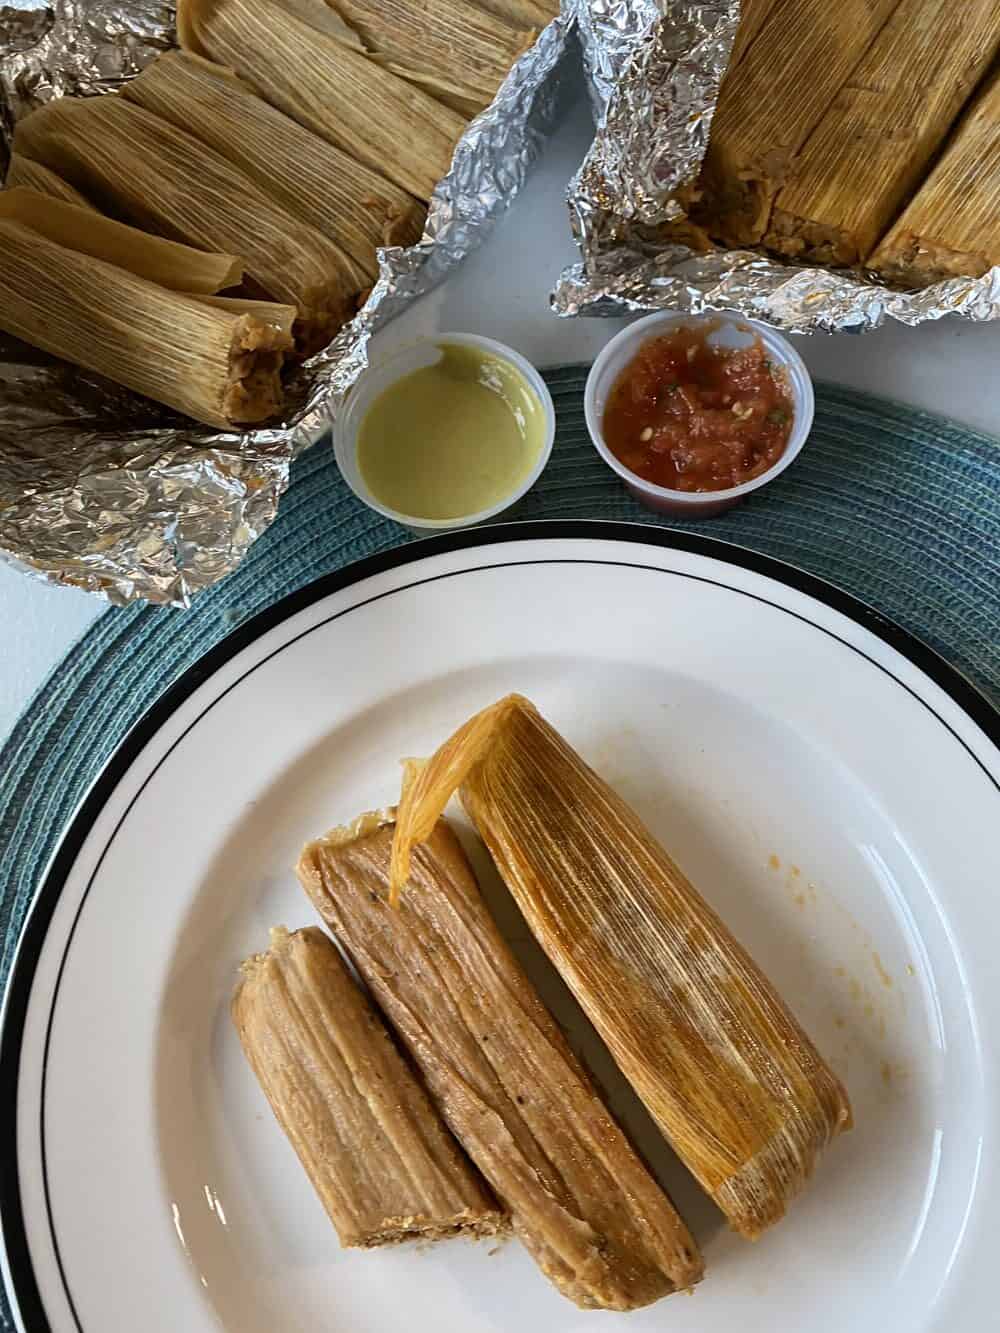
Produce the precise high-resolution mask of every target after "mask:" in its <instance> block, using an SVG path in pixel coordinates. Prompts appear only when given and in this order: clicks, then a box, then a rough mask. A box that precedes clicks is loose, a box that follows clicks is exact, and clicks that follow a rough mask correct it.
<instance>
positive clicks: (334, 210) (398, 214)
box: [122, 51, 425, 281]
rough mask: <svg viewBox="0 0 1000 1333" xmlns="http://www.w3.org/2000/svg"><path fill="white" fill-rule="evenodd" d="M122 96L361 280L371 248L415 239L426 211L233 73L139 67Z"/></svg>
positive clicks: (184, 65)
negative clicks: (219, 160)
mask: <svg viewBox="0 0 1000 1333" xmlns="http://www.w3.org/2000/svg"><path fill="white" fill-rule="evenodd" d="M122 95H123V96H124V97H126V98H127V99H128V100H129V101H132V102H136V103H137V104H138V105H139V106H143V107H145V108H146V110H147V111H152V112H154V113H155V114H156V115H158V116H160V117H162V118H163V119H164V120H169V121H170V122H171V123H172V124H174V125H176V126H177V127H178V128H179V129H181V130H186V131H187V132H188V133H189V134H193V135H195V136H196V137H197V138H198V139H200V140H201V141H202V142H203V143H205V144H207V145H208V146H209V148H213V149H215V151H216V152H218V153H221V154H222V156H223V157H225V158H227V159H228V160H229V161H230V162H233V163H235V165H236V166H238V167H239V168H240V169H241V170H242V171H245V172H246V173H247V175H248V176H251V177H253V179H254V180H255V181H256V182H257V184H258V185H260V186H261V187H262V188H263V189H264V190H266V191H267V192H268V193H269V194H271V195H273V196H274V198H275V199H277V200H278V201H279V202H280V203H281V204H282V205H283V207H285V208H287V209H288V211H289V212H290V213H292V214H294V216H295V217H297V218H301V219H302V220H303V221H304V222H308V223H309V224H310V225H311V226H313V227H315V228H316V230H317V231H320V232H322V233H323V234H324V235H325V236H327V237H328V238H329V239H330V240H332V241H334V242H335V243H336V244H337V245H339V246H340V247H341V248H342V249H343V250H344V251H345V252H346V253H347V254H349V255H350V256H351V258H352V259H354V260H355V262H356V263H357V264H358V265H359V266H360V267H361V268H362V269H363V271H364V273H365V274H366V276H367V277H368V278H369V280H371V281H374V279H375V278H376V277H377V276H378V261H377V259H376V256H375V250H376V247H377V246H381V245H412V244H414V243H415V242H416V241H418V240H419V239H420V233H421V231H422V229H423V221H424V216H425V209H424V207H423V205H422V204H419V203H418V202H417V201H416V200H415V199H413V198H412V197H411V196H410V195H408V194H407V193H406V191H405V190H401V189H400V188H399V187H398V186H396V185H392V184H390V183H389V181H387V180H385V179H384V177H382V176H380V175H378V173H377V172H374V171H372V170H371V169H370V168H368V167H365V166H362V165H361V164H360V163H358V162H355V161H354V159H353V158H350V157H348V156H347V154H346V153H344V152H342V151H341V150H340V149H339V148H334V147H333V145H332V144H329V143H327V142H326V140H325V139H321V138H319V136H318V135H315V134H313V133H311V132H310V131H309V130H306V129H303V127H302V126H301V125H299V124H297V123H296V122H295V121H294V120H291V119H290V118H289V117H288V116H286V115H284V114H283V112H281V111H278V110H277V109H276V108H275V107H273V106H271V105H270V104H269V103H267V102H265V101H264V100H263V99H262V98H260V97H258V96H257V95H256V94H255V93H254V91H253V90H252V89H251V88H250V86H249V85H248V84H246V83H244V82H243V81H242V80H241V79H239V78H238V77H237V76H236V75H235V74H233V73H232V71H231V70H227V69H223V68H222V67H221V66H219V65H213V64H211V63H210V62H209V61H207V60H204V59H202V57H201V56H197V55H192V54H191V53H189V52H186V51H171V52H169V53H167V54H166V55H162V56H160V57H159V59H157V60H154V61H153V63H152V64H150V65H147V67H146V69H145V70H144V71H143V72H142V73H141V74H140V75H139V76H138V78H135V79H133V80H132V81H131V82H130V83H127V84H126V85H125V87H124V89H123V90H122Z"/></svg>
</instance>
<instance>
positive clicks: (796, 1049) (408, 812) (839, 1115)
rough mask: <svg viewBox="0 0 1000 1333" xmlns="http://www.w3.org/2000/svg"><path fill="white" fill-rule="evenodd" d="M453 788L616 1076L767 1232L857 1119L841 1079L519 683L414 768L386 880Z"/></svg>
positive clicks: (719, 1196) (407, 868) (733, 1214)
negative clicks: (602, 1044)
mask: <svg viewBox="0 0 1000 1333" xmlns="http://www.w3.org/2000/svg"><path fill="white" fill-rule="evenodd" d="M459 786H461V793H462V801H463V803H464V805H465V807H466V809H467V810H468V812H469V814H470V816H471V817H472V819H473V822H474V823H475V825H476V828H477V829H478V831H479V833H480V836H481V837H482V838H483V840H484V842H485V843H486V846H487V847H488V848H489V850H490V852H491V854H492V856H493V859H494V861H495V862H496V864H497V867H498V869H499V871H500V874H501V875H502V876H503V879H504V882H505V883H506V884H507V887H508V888H509V889H510V891H511V893H512V895H513V896H514V898H515V900H516V901H517V904H518V906H519V907H520V909H521V911H522V913H523V914H524V917H525V919H526V920H527V922H528V925H529V926H530V927H531V929H532V931H533V932H534V934H535V936H536V938H537V939H538V942H539V943H540V944H541V946H542V948H543V949H544V950H545V952H546V953H547V954H548V956H549V958H550V959H551V960H552V962H553V963H554V964H555V966H556V968H557V969H558V970H559V972H560V973H561V974H562V977H563V979H564V980H565V981H566V983H567V985H568V986H569V987H570V989H571V990H572V991H573V993H574V995H575V996H576V998H577V1000H578V1001H579V1003H580V1004H581V1006H582V1007H583V1009H584V1011H585V1012H586V1014H587V1016H588V1017H589V1018H590V1020H591V1022H592V1023H593V1024H594V1026H595V1027H596V1028H597V1031H598V1032H599V1033H600V1035H601V1036H602V1037H603V1039H604V1041H605V1043H606V1044H607V1046H608V1048H609V1050H610V1051H611V1053H612V1055H613V1056H614V1058H615V1060H616V1061H617V1063H618V1066H619V1068H620V1069H621V1070H622V1073H623V1074H624V1075H625V1077H626V1078H627V1079H628V1080H629V1082H630V1083H631V1084H632V1086H633V1088H634V1089H635V1091H636V1092H637V1093H638V1095H639V1097H640V1098H641V1099H642V1101H643V1102H644V1103H645V1105H646V1107H647V1109H648V1110H649V1112H650V1114H651V1115H652V1116H653V1118H654V1119H655V1120H656V1122H657V1124H658V1125H659V1126H660V1128H661V1129H662V1131H663V1133H664V1134H665V1135H666V1136H667V1138H668V1139H669V1140H670V1142H671V1144H672V1145H673V1147H674V1149H675V1151H676V1152H677V1154H678V1156H679V1157H680V1158H681V1160H682V1161H683V1162H684V1163H685V1164H686V1165H687V1167H688V1168H689V1169H690V1170H691V1171H692V1173H693V1174H694V1175H695V1176H696V1177H697V1179H698V1180H699V1181H700V1182H701V1184H702V1185H703V1187H704V1188H705V1189H706V1190H707V1191H708V1193H709V1194H711V1196H712V1198H713V1199H714V1200H715V1201H716V1203H717V1204H718V1205H719V1207H720V1208H721V1209H722V1210H723V1212H725V1213H726V1215H727V1216H728V1217H729V1219H730V1220H731V1222H732V1224H733V1225H734V1226H735V1227H736V1228H737V1229H738V1230H739V1231H741V1232H742V1233H743V1234H744V1235H746V1236H749V1237H756V1236H758V1235H759V1234H760V1233H761V1232H762V1231H763V1230H764V1229H765V1228H766V1227H768V1226H770V1225H771V1224H772V1223H774V1222H776V1221H778V1219H779V1218H780V1217H782V1215H783V1214H784V1212H785V1209H786V1207H787V1205H788V1203H789V1201H790V1200H791V1199H792V1198H793V1197H794V1196H795V1195H796V1194H797V1193H798V1192H799V1190H800V1189H801V1188H802V1186H803V1185H804V1184H805V1182H806V1180H807V1179H808V1177H809V1176H810V1175H811V1173H812V1170H813V1167H814V1165H815V1163H816V1159H817V1157H818V1156H819V1154H820V1152H821V1151H822V1149H823V1148H824V1147H825V1146H826V1145H827V1144H828V1143H829V1142H830V1140H831V1139H833V1138H834V1137H835V1136H836V1135H837V1134H838V1133H840V1131H841V1130H843V1129H846V1128H848V1127H849V1125H850V1123H851V1112H850V1105H849V1103H848V1100H847V1094H846V1093H845V1091H844V1089H843V1087H842V1086H841V1085H840V1083H839V1081H838V1080H837V1078H836V1077H835V1076H834V1074H833V1073H832V1072H831V1071H830V1070H829V1069H828V1068H827V1066H826V1065H825V1064H824V1062H823V1060H822V1058H821V1057H820V1055H819V1054H818V1053H817V1051H816V1050H815V1048H814V1047H813V1045H812V1043H811V1042H810V1041H809V1038H808V1037H807V1036H806V1034H805V1033H804V1032H803V1031H802V1029H801V1028H800V1027H799V1026H798V1024H797V1023H796V1022H795V1020H794V1018H793V1017H792V1016H791V1014H790V1013H789V1012H788V1010H787V1009H786V1008H785V1006H784V1005H783V1003H782V1002H781V1000H780V998H779V997H778V995H777V994H776V992H775V991H774V989H773V987H772V986H771V985H770V983H769V982H768V981H767V980H766V978H765V977H764V976H763V975H762V974H761V973H760V971H759V970H758V969H757V968H756V967H755V965H754V963H753V962H752V960H751V959H750V958H749V956H748V955H747V954H746V953H745V951H744V950H743V949H742V948H741V947H740V945H739V944H737V942H736V941H735V940H734V939H733V937H732V936H731V935H730V934H729V932H728V931H727V930H726V928H725V926H724V925H723V924H722V922H721V921H720V920H719V918H718V917H717V916H716V914H715V913H714V912H713V911H712V909H711V908H710V907H709V906H708V905H707V904H706V903H705V902H704V901H703V900H702V899H701V898H700V897H699V895H698V894H697V893H696V891H695V890H694V888H693V887H692V886H691V884H690V883H689V882H688V880H687V879H686V878H685V876H684V874H683V872H682V871H681V870H680V869H679V868H678V867H677V866H676V865H675V864H674V862H673V861H672V860H671V859H670V857H669V856H668V855H667V853H666V852H665V851H664V850H663V848H662V847H660V846H659V844H658V843H657V842H656V841H655V839H653V837H652V836H651V835H650V834H649V832H648V831H647V830H646V828H645V827H644V826H643V824H642V822H641V821H640V820H639V818H638V817H637V815H636V814H635V812H634V811H633V810H632V809H631V808H630V807H629V806H628V805H626V804H625V802H624V801H622V800H621V799H620V798H619V797H618V796H616V795H615V793H614V792H613V791H612V790H611V788H610V787H608V785H607V784H606V783H605V782H603V781H602V780H601V779H600V778H599V777H598V776H597V774H596V773H594V772H593V770H592V769H590V768H588V767H587V765H586V764H584V762H583V760H582V759H581V758H580V757H579V755H577V754H576V753H575V751H574V750H572V749H571V748H570V746H569V745H567V744H566V742H565V741H564V740H563V739H562V737H561V736H559V734H558V733H557V732H556V731H555V730H554V729H553V728H552V727H550V726H549V725H548V723H547V722H545V720H544V719H543V718H542V717H541V715H540V714H539V713H538V711H537V710H536V709H535V708H534V707H533V705H532V704H531V703H529V702H528V700H526V699H523V698H521V697H520V696H519V695H510V696H508V697H507V698H505V699H502V700H500V701H499V703H497V704H494V705H493V706H492V707H491V708H488V709H485V710H484V711H483V712H482V713H479V714H477V715H476V716H475V717H473V718H472V719H470V721H469V722H467V723H466V724H465V725H464V726H463V727H461V728H460V729H459V730H458V731H457V732H456V733H455V735H454V736H452V737H451V738H450V739H449V740H447V741H446V742H445V743H444V745H442V746H441V748H440V749H439V750H438V751H437V753H436V754H435V755H434V756H433V758H432V759H430V760H429V761H428V762H427V763H426V764H425V765H423V766H422V767H420V768H419V769H417V768H414V767H411V768H409V769H408V771H407V781H406V784H405V786H404V794H403V799H402V801H401V802H400V807H399V813H398V823H397V830H396V838H395V842H394V845H393V850H392V856H393V867H392V886H393V889H394V890H397V889H398V888H399V887H400V886H402V885H404V884H407V883H408V881H409V879H410V877H411V874H412V867H411V862H410V857H411V854H412V850H413V848H414V847H415V846H416V845H419V843H420V842H421V841H422V840H423V839H424V838H425V837H427V836H428V834H429V832H430V830H431V829H432V828H433V826H434V821H435V819H436V818H437V817H438V815H439V814H440V812H441V810H442V809H443V808H444V804H445V802H446V801H447V800H448V799H449V797H450V796H451V794H452V792H454V791H455V790H456V788H457V787H459ZM408 892H409V889H408V888H407V889H405V890H404V892H403V903H404V905H405V901H406V895H407V894H408Z"/></svg>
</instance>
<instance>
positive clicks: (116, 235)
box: [0, 186, 243, 295]
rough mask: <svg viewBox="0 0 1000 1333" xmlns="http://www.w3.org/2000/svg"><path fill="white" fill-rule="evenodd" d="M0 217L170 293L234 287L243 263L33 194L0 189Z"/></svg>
mask: <svg viewBox="0 0 1000 1333" xmlns="http://www.w3.org/2000/svg"><path fill="white" fill-rule="evenodd" d="M0 218H9V219H10V220H11V221H12V222H20V223H21V225H22V226H24V227H30V228H31V230H32V231H37V232H38V233H39V234H40V235H42V236H47V237H48V239H49V240H50V241H55V243H56V244H57V245H65V246H66V247H67V248H68V249H70V250H76V251H78V252H79V253H80V254H82V255H91V256H93V258H94V259H103V260H104V261H105V262H106V263H108V264H115V265H117V267H118V268H124V269H127V270H128V272H129V273H134V274H135V275H136V277H138V278H145V279H146V280H147V282H155V283H158V284H159V286H161V287H169V288H170V290H171V291H175V292H188V293H190V294H192V295H193V294H196V293H201V294H204V295H211V294H212V293H214V292H221V291H223V290H224V289H225V288H226V287H238V286H239V284H240V282H241V281H242V279H243V265H242V264H241V263H240V261H239V260H238V259H237V258H236V257H235V256H234V255H213V254H209V253H207V252H206V251H204V250H195V249H194V247H193V246H190V245H181V244H179V243H178V242H177V241H168V240H165V239H164V238H163V237H162V236H150V235H149V233H148V232H145V231H139V230H138V228H136V227H129V226H127V225H126V224H125V223H124V222H115V221H113V220H112V219H111V218H106V217H104V216H103V214H101V213H97V212H95V211H94V209H92V208H79V207H78V206H77V205H76V204H70V203H66V202H65V201H64V200H61V199H52V198H50V197H48V196H47V195H41V194H38V192H37V191H35V190H30V189H26V188H24V187H22V186H15V188H14V189H12V190H9V189H7V190H0Z"/></svg>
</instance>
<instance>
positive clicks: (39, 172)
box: [4, 153, 93, 208]
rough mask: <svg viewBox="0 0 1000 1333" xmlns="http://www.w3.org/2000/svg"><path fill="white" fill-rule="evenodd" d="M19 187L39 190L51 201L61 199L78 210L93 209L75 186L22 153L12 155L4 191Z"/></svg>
mask: <svg viewBox="0 0 1000 1333" xmlns="http://www.w3.org/2000/svg"><path fill="white" fill-rule="evenodd" d="M19 185H23V186H24V187H25V188H26V189H28V190H37V191H38V193H39V194H44V195H47V196H48V197H49V198H50V199H61V200H62V201H63V202H64V203H67V204H76V206H77V207H78V208H93V205H92V204H91V203H90V201H89V200H87V199H85V198H84V197H83V195H82V194H81V193H80V191H79V190H74V189H73V186H72V185H70V183H69V182H68V181H64V180H63V178H62V177H61V176H59V175H57V173H56V172H54V171H50V170H49V168H48V167H43V166H42V164H41V162H32V160H31V158H30V157H25V156H24V155H23V154H22V153H11V155H10V163H9V165H8V167H7V178H6V180H5V181H4V189H7V190H13V189H15V188H16V187H17V186H19Z"/></svg>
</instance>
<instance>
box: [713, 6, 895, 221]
mask: <svg viewBox="0 0 1000 1333" xmlns="http://www.w3.org/2000/svg"><path fill="white" fill-rule="evenodd" d="M897 3H898V0H837V2H836V3H831V0H776V3H775V4H774V6H773V8H772V9H771V12H770V14H769V15H768V16H767V20H766V22H765V23H764V24H763V25H762V27H761V29H760V31H759V33H758V34H757V37H756V39H755V40H754V41H753V42H752V43H751V45H750V46H749V47H748V48H747V49H746V52H745V54H743V56H742V58H741V59H740V61H739V63H738V64H737V65H736V66H735V67H734V68H733V69H731V70H730V72H729V74H728V75H727V76H726V78H725V80H724V82H723V86H722V89H721V91H720V95H719V102H718V105H717V107H716V109H715V115H714V117H713V119H712V131H711V135H710V137H709V142H708V151H707V153H706V156H705V162H704V165H703V167H702V172H701V177H700V182H699V190H700V193H701V196H702V198H701V201H700V204H699V208H698V211H696V212H695V213H694V214H693V218H694V221H695V222H697V223H699V224H700V225H702V226H704V227H705V228H706V230H707V231H708V232H709V234H710V235H711V236H714V237H717V238H718V239H719V240H722V241H724V242H725V243H726V244H727V245H737V246H740V245H755V244H756V243H757V242H758V241H760V240H761V238H762V237H763V235H764V233H765V231H766V230H767V225H768V222H769V221H770V217H771V205H772V203H773V201H774V196H775V194H776V193H777V191H778V190H779V189H780V188H781V186H782V185H783V184H784V183H785V179H786V176H787V173H788V168H789V164H790V162H791V160H792V158H793V157H794V156H795V154H796V153H798V152H799V151H800V150H801V148H802V145H803V144H804V143H805V141H806V139H807V138H808V137H809V135H810V134H811V133H812V131H813V130H814V129H815V127H816V125H817V124H818V123H819V121H820V119H821V118H822V116H823V113H824V112H825V111H826V110H827V108H828V107H829V106H830V104H831V102H832V101H833V99H834V98H835V97H836V95H837V93H838V92H839V91H840V88H841V87H842V86H843V84H844V82H845V81H846V80H847V79H848V78H849V77H850V75H851V73H852V72H853V70H854V68H855V67H856V65H857V64H858V61H859V60H860V59H861V57H862V56H863V55H864V54H865V52H866V51H867V50H868V47H869V46H870V45H871V43H872V41H873V40H874V38H875V37H876V36H877V35H878V33H879V31H880V30H881V28H882V25H883V24H884V23H885V21H886V20H887V19H888V18H889V16H890V15H891V14H892V11H893V10H894V8H895V7H896V4H897Z"/></svg>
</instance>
